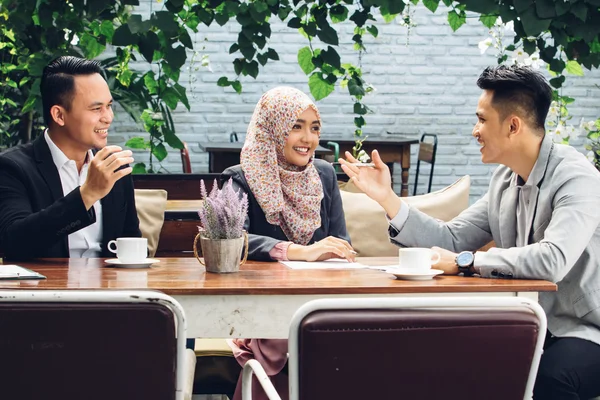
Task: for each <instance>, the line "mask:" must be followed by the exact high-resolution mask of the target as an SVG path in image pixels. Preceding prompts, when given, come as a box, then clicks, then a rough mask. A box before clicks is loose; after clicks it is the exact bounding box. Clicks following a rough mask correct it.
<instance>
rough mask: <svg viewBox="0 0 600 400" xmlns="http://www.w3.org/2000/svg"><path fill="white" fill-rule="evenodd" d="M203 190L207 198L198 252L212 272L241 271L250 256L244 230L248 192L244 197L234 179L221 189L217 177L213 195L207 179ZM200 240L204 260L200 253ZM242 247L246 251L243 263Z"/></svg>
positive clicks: (198, 236) (196, 243)
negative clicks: (240, 194) (208, 191)
mask: <svg viewBox="0 0 600 400" xmlns="http://www.w3.org/2000/svg"><path fill="white" fill-rule="evenodd" d="M200 192H201V194H202V198H203V200H204V204H202V207H201V208H200V210H198V215H199V216H200V223H201V224H202V226H201V227H199V230H200V232H199V233H198V235H196V238H195V239H194V255H195V256H196V258H197V259H198V261H200V263H201V264H202V265H204V266H205V267H206V270H207V271H208V272H217V273H230V272H237V271H239V268H240V265H241V264H244V263H245V262H246V258H247V257H248V233H247V232H246V231H245V230H244V221H245V219H246V214H247V213H248V195H247V194H246V193H244V194H243V195H242V196H241V197H240V196H239V193H238V192H236V191H235V190H234V189H233V181H232V180H231V179H229V181H228V182H227V183H226V184H225V185H224V186H223V188H222V189H219V187H218V186H217V182H216V180H215V183H214V185H213V189H212V190H211V191H210V194H207V192H206V186H205V185H204V181H201V182H200ZM198 241H200V247H201V249H202V256H203V258H204V261H202V259H200V257H199V256H198ZM242 249H243V250H244V254H243V257H242V258H243V259H242V261H241V263H240V256H241V255H242Z"/></svg>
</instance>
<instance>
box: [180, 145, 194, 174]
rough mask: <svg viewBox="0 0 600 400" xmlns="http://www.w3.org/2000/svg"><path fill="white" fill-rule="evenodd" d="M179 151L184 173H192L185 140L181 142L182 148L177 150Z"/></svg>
mask: <svg viewBox="0 0 600 400" xmlns="http://www.w3.org/2000/svg"><path fill="white" fill-rule="evenodd" d="M179 152H180V153H181V165H182V167H183V173H184V174H191V173H192V163H191V161H190V151H189V149H188V145H187V143H186V142H183V149H181V150H179Z"/></svg>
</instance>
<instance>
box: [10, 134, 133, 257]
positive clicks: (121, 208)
mask: <svg viewBox="0 0 600 400" xmlns="http://www.w3.org/2000/svg"><path fill="white" fill-rule="evenodd" d="M101 204H102V216H103V218H102V223H103V232H102V244H101V250H102V253H101V255H102V256H103V257H109V256H111V255H112V253H110V252H109V251H108V249H107V248H106V245H107V244H108V242H109V241H110V240H113V239H116V238H117V237H140V236H141V232H140V229H139V221H138V217H137V213H136V209H135V199H134V195H133V181H132V179H131V176H126V177H124V178H121V179H119V180H118V181H117V182H116V183H115V185H114V187H113V189H112V190H111V191H110V193H109V194H108V195H107V196H106V197H104V198H103V199H102V200H101ZM95 221H96V213H95V212H94V208H93V207H92V208H91V209H90V210H89V211H87V210H86V209H85V206H84V204H83V200H82V199H81V194H80V193H79V188H76V189H75V190H73V191H72V192H71V193H68V194H67V195H66V196H64V194H63V192H62V186H61V182H60V176H59V174H58V170H57V169H56V165H55V164H54V161H53V160H52V154H51V153H50V149H49V148H48V144H47V143H46V140H45V139H44V137H43V135H41V136H39V137H38V138H37V139H36V140H35V141H34V142H33V143H28V144H26V145H22V146H18V147H15V148H12V149H9V150H7V151H5V152H3V153H0V251H2V252H3V253H4V257H5V258H6V259H29V258H37V257H69V248H68V240H67V236H68V235H69V234H71V233H73V232H76V231H78V230H79V229H82V228H84V227H86V226H88V225H91V224H93V223H94V222H95Z"/></svg>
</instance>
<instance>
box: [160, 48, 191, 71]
mask: <svg viewBox="0 0 600 400" xmlns="http://www.w3.org/2000/svg"><path fill="white" fill-rule="evenodd" d="M186 58H187V55H186V54H185V47H183V46H177V47H175V48H168V49H167V50H166V51H165V60H166V61H167V62H168V63H169V66H170V67H171V68H172V69H173V70H179V69H180V68H181V67H182V66H183V64H185V59H186Z"/></svg>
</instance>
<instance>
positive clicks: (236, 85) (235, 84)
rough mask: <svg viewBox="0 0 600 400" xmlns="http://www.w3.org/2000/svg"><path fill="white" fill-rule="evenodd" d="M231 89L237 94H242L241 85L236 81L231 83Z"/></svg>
mask: <svg viewBox="0 0 600 400" xmlns="http://www.w3.org/2000/svg"><path fill="white" fill-rule="evenodd" d="M231 87H232V88H233V90H235V91H236V93H237V94H240V93H242V83H241V82H240V81H238V80H235V81H233V82H231Z"/></svg>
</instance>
